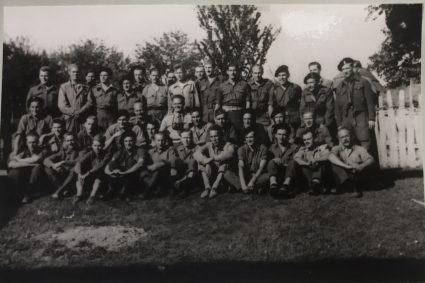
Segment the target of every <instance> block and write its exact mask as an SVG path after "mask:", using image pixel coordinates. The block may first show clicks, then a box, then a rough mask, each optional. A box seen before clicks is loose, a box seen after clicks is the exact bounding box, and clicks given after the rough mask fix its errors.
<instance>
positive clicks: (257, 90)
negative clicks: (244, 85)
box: [249, 79, 273, 127]
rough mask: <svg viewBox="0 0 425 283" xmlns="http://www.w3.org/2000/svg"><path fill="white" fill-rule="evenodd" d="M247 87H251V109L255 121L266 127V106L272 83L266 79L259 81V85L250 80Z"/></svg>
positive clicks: (267, 121)
mask: <svg viewBox="0 0 425 283" xmlns="http://www.w3.org/2000/svg"><path fill="white" fill-rule="evenodd" d="M249 85H250V87H251V99H252V107H251V108H252V109H253V110H254V111H255V117H256V121H257V123H260V124H262V125H263V126H265V127H267V126H268V125H270V117H269V113H268V105H269V100H270V93H271V90H272V88H273V83H272V82H271V81H269V80H267V79H261V81H260V82H259V83H257V82H255V81H254V80H251V81H250V82H249Z"/></svg>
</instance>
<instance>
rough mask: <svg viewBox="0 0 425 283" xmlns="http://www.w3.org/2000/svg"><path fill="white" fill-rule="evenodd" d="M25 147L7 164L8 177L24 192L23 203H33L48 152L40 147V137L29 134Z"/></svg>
mask: <svg viewBox="0 0 425 283" xmlns="http://www.w3.org/2000/svg"><path fill="white" fill-rule="evenodd" d="M25 141H26V142H25V147H24V149H23V150H22V151H20V152H18V153H17V154H16V155H15V156H13V157H12V158H11V159H10V160H9V163H8V164H7V167H8V168H9V170H8V176H9V178H10V179H11V180H12V182H13V184H14V185H15V186H16V188H17V189H19V190H22V193H23V198H22V203H24V204H26V203H28V202H30V201H31V198H32V193H33V192H34V190H35V188H36V186H37V185H39V179H40V175H41V172H42V168H43V167H42V161H43V158H44V157H45V154H46V152H45V151H44V152H43V151H42V150H41V148H40V147H39V146H38V135H37V134H36V133H28V134H27V135H26V137H25Z"/></svg>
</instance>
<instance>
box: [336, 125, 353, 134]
mask: <svg viewBox="0 0 425 283" xmlns="http://www.w3.org/2000/svg"><path fill="white" fill-rule="evenodd" d="M341 131H347V132H348V133H349V134H350V136H351V130H350V129H349V128H347V127H340V128H339V129H338V131H337V134H339V132H341Z"/></svg>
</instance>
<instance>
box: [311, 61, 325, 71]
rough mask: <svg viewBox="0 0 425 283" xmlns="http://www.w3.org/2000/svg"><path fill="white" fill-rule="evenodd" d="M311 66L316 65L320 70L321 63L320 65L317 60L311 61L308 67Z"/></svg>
mask: <svg viewBox="0 0 425 283" xmlns="http://www.w3.org/2000/svg"><path fill="white" fill-rule="evenodd" d="M311 66H317V69H319V70H320V71H321V70H322V65H320V63H319V62H316V61H313V62H310V63H308V67H309V68H310V67H311Z"/></svg>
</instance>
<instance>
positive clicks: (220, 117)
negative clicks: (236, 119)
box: [215, 114, 226, 127]
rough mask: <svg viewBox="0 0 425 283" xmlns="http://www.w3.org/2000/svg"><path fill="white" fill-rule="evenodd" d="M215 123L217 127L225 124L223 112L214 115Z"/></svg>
mask: <svg viewBox="0 0 425 283" xmlns="http://www.w3.org/2000/svg"><path fill="white" fill-rule="evenodd" d="M215 123H216V125H217V126H219V127H224V126H225V125H226V117H225V116H224V114H222V115H218V116H216V117H215Z"/></svg>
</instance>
